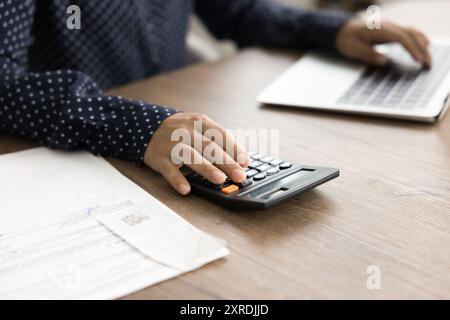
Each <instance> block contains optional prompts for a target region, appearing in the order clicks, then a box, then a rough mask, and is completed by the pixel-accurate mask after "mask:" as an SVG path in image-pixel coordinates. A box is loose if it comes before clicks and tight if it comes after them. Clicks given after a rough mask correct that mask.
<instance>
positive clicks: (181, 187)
mask: <svg viewBox="0 0 450 320" xmlns="http://www.w3.org/2000/svg"><path fill="white" fill-rule="evenodd" d="M190 191H191V187H190V186H189V185H186V184H184V183H183V184H180V185H179V187H178V192H180V193H181V194H182V195H183V196H185V195H187V194H188V193H189V192H190Z"/></svg>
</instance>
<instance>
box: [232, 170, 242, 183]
mask: <svg viewBox="0 0 450 320" xmlns="http://www.w3.org/2000/svg"><path fill="white" fill-rule="evenodd" d="M231 178H232V179H233V180H234V181H236V182H242V181H244V180H245V178H246V176H245V173H244V171H242V170H240V169H234V170H233V171H232V172H231Z"/></svg>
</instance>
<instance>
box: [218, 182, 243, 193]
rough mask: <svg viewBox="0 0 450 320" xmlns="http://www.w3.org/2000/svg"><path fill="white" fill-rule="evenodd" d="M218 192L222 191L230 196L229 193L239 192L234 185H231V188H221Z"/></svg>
mask: <svg viewBox="0 0 450 320" xmlns="http://www.w3.org/2000/svg"><path fill="white" fill-rule="evenodd" d="M220 191H222V192H223V193H225V194H231V193H234V192H237V191H239V187H238V186H236V185H234V184H232V185H231V186H228V187H225V188H223V189H222V190H220Z"/></svg>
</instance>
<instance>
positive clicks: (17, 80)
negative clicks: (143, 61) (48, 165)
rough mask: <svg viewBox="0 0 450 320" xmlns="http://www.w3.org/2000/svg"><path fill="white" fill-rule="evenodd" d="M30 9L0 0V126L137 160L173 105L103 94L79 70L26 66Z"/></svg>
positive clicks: (57, 144) (55, 144)
mask: <svg viewBox="0 0 450 320" xmlns="http://www.w3.org/2000/svg"><path fill="white" fill-rule="evenodd" d="M34 14H35V3H34V1H29V0H28V1H27V0H25V1H12V0H10V1H3V0H0V131H6V132H9V133H12V134H17V135H22V136H26V137H30V138H32V139H34V140H35V141H38V142H39V143H40V144H42V145H45V146H48V147H50V148H58V149H68V150H71V149H81V148H84V149H87V150H89V151H91V152H92V153H94V154H96V155H102V156H115V157H120V158H123V159H127V160H131V161H136V162H138V163H139V162H142V161H143V157H144V152H145V149H146V147H147V144H148V142H149V140H150V138H151V136H152V134H153V133H154V131H155V130H156V129H157V128H158V126H159V125H160V123H161V122H162V121H163V120H164V119H165V118H167V117H168V116H170V115H172V114H173V113H174V112H176V111H175V110H173V109H169V108H165V107H161V106H155V105H150V104H147V103H144V102H142V101H132V100H127V99H123V98H121V97H110V96H104V95H103V93H102V90H100V88H99V87H98V85H97V84H96V82H94V81H93V80H92V79H91V78H90V77H89V76H87V75H86V74H84V73H82V72H79V71H74V70H71V69H63V70H53V71H46V72H28V70H27V54H28V48H29V45H30V44H31V39H32V38H31V29H32V24H33V17H34Z"/></svg>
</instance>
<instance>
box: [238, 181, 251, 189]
mask: <svg viewBox="0 0 450 320" xmlns="http://www.w3.org/2000/svg"><path fill="white" fill-rule="evenodd" d="M252 183H253V181H252V180H245V181H244V182H241V183H238V184H237V185H238V187H240V188H244V187H248V186H249V185H251V184H252Z"/></svg>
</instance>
